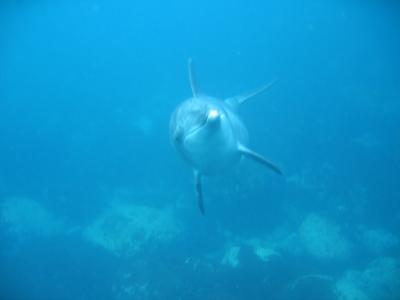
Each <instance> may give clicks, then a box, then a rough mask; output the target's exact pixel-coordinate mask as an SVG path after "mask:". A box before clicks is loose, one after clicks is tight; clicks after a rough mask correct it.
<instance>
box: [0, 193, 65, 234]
mask: <svg viewBox="0 0 400 300" xmlns="http://www.w3.org/2000/svg"><path fill="white" fill-rule="evenodd" d="M0 220H1V222H2V223H3V224H4V225H5V226H6V227H7V229H8V230H9V231H10V232H11V233H14V234H16V235H17V236H19V237H22V236H27V235H36V236H51V235H56V234H60V233H62V232H63V231H64V229H65V228H64V224H63V222H61V221H60V220H57V219H56V217H55V216H54V215H53V214H52V213H51V212H50V211H48V210H47V209H46V208H44V207H43V206H42V205H41V204H40V203H39V202H37V201H35V200H32V199H29V198H24V197H10V198H6V199H5V200H4V201H2V202H1V204H0Z"/></svg>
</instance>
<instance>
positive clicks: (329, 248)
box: [299, 214, 350, 259]
mask: <svg viewBox="0 0 400 300" xmlns="http://www.w3.org/2000/svg"><path fill="white" fill-rule="evenodd" d="M299 238H300V241H301V242H302V244H303V246H304V248H305V250H306V251H307V252H308V253H309V254H310V255H312V256H314V257H316V258H319V259H336V258H339V259H342V258H346V257H347V256H348V254H349V250H350V249H349V248H350V247H349V243H348V242H347V240H346V239H345V237H344V236H343V235H342V233H341V231H340V228H339V227H338V226H337V225H335V224H333V223H331V222H329V221H328V220H326V219H325V218H323V217H320V216H318V215H316V214H310V215H308V216H307V218H306V219H305V220H304V221H303V223H302V224H301V226H300V229H299Z"/></svg>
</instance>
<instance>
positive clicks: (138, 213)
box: [84, 204, 182, 256]
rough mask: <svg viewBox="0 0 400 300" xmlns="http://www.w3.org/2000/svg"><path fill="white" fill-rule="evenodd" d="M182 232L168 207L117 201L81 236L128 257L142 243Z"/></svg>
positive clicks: (155, 242) (168, 238) (156, 242)
mask: <svg viewBox="0 0 400 300" xmlns="http://www.w3.org/2000/svg"><path fill="white" fill-rule="evenodd" d="M181 232H182V226H181V224H180V223H179V222H178V221H177V220H176V219H175V218H174V216H173V214H172V212H171V211H169V210H161V209H155V208H151V207H147V206H139V205H132V204H119V205H115V206H113V207H111V209H109V210H108V211H106V212H105V213H104V214H103V215H101V216H100V217H99V218H98V219H96V220H95V221H94V222H93V223H92V224H91V225H89V226H88V227H87V228H86V229H85V230H84V236H85V237H86V238H87V239H88V240H89V241H90V242H92V243H94V244H97V245H99V246H101V247H103V248H105V249H107V250H108V251H110V252H112V253H114V254H115V255H117V256H131V255H134V254H136V253H137V252H139V251H140V250H142V248H143V247H145V246H150V245H153V246H157V245H160V244H161V243H166V242H170V241H172V240H173V239H175V238H176V237H177V236H178V235H179V234H180V233H181Z"/></svg>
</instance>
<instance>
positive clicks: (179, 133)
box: [170, 59, 282, 214]
mask: <svg viewBox="0 0 400 300" xmlns="http://www.w3.org/2000/svg"><path fill="white" fill-rule="evenodd" d="M189 79H190V86H191V89H192V97H191V98H189V99H188V100H186V101H184V102H183V103H181V104H180V105H179V106H178V107H177V108H176V110H175V111H174V113H173V114H172V117H171V121H170V137H171V141H172V144H173V145H174V146H175V148H176V149H177V150H178V151H179V152H180V153H181V155H182V157H183V158H184V159H185V160H186V161H187V162H188V163H189V165H191V166H192V168H193V170H194V177H195V187H196V196H197V200H198V206H199V209H200V211H201V213H202V214H204V204H203V191H202V187H201V177H202V176H203V175H211V174H215V173H220V172H222V171H224V170H226V169H229V168H230V167H231V166H233V165H235V164H236V163H237V162H238V161H239V160H240V158H241V157H243V156H244V157H248V158H251V159H252V160H254V161H256V162H258V163H261V164H262V165H264V166H265V167H267V168H269V169H271V170H272V171H274V172H276V173H278V174H282V172H281V170H280V169H279V168H278V167H277V166H275V165H274V164H273V163H271V162H269V161H268V160H267V159H265V158H264V157H263V156H262V155H260V154H258V153H256V152H254V151H252V150H250V149H249V148H248V147H247V142H248V134H247V130H246V127H245V126H244V124H243V122H242V121H241V119H240V118H239V116H238V115H237V110H238V107H239V106H240V105H241V104H242V103H244V102H245V101H246V100H249V99H251V98H253V97H255V96H257V95H259V94H261V93H262V92H264V91H266V90H267V89H268V88H269V87H270V86H271V85H272V84H273V82H270V83H268V84H266V85H264V86H262V87H261V88H259V89H258V90H256V91H254V92H251V93H247V94H244V95H241V96H236V97H232V98H228V99H226V100H224V101H223V100H220V99H217V98H213V97H208V96H204V95H201V94H199V92H198V90H197V86H196V84H195V80H194V73H193V68H192V62H191V59H189Z"/></svg>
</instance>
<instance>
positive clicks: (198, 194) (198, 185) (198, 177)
mask: <svg viewBox="0 0 400 300" xmlns="http://www.w3.org/2000/svg"><path fill="white" fill-rule="evenodd" d="M194 184H195V187H196V198H197V204H198V206H199V209H200V212H201V214H202V215H203V216H204V201H203V190H202V187H201V175H200V172H199V171H197V170H195V171H194Z"/></svg>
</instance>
